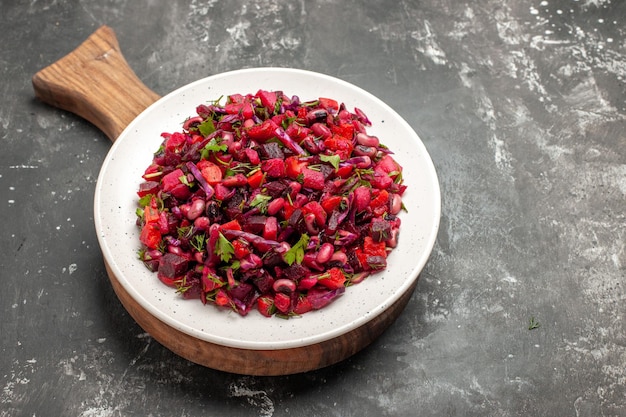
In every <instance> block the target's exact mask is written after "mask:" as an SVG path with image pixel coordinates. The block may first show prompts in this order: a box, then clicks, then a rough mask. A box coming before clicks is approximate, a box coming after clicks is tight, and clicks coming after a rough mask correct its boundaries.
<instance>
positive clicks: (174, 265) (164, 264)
mask: <svg viewBox="0 0 626 417" xmlns="http://www.w3.org/2000/svg"><path fill="white" fill-rule="evenodd" d="M188 264H189V262H188V261H187V259H185V258H183V257H182V256H179V255H176V254H174V253H166V254H165V255H163V256H162V257H161V259H159V274H160V275H163V276H164V277H167V278H176V277H179V276H181V275H183V274H184V273H185V272H187V265H188Z"/></svg>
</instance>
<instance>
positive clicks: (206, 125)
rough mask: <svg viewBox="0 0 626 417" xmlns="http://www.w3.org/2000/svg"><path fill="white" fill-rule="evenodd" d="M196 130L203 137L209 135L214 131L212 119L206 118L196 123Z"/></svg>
mask: <svg viewBox="0 0 626 417" xmlns="http://www.w3.org/2000/svg"><path fill="white" fill-rule="evenodd" d="M198 132H200V134H201V135H202V136H204V137H205V138H206V137H207V136H209V135H210V134H211V133H213V132H215V124H214V123H213V119H209V118H207V119H206V120H205V121H204V122H202V123H200V124H199V125H198Z"/></svg>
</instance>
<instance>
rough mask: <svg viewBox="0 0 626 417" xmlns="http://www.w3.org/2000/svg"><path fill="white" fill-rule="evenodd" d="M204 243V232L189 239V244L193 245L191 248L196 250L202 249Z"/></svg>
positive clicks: (200, 250)
mask: <svg viewBox="0 0 626 417" xmlns="http://www.w3.org/2000/svg"><path fill="white" fill-rule="evenodd" d="M205 243H206V236H205V234H204V233H202V234H199V235H195V236H194V237H193V238H191V241H190V242H189V244H190V245H191V246H193V248H194V249H195V250H197V251H198V252H202V251H203V250H204V246H205Z"/></svg>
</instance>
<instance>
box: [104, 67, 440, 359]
mask: <svg viewBox="0 0 626 417" xmlns="http://www.w3.org/2000/svg"><path fill="white" fill-rule="evenodd" d="M259 89H265V90H281V91H283V92H285V94H287V95H289V96H291V95H298V96H299V97H300V99H301V100H313V99H317V98H318V97H330V98H334V99H336V100H338V101H339V102H343V103H345V104H346V106H347V108H348V109H349V110H353V109H354V107H358V108H360V109H362V110H363V111H364V112H365V113H366V114H367V116H368V117H369V118H370V120H371V121H372V127H371V128H369V129H368V132H369V133H371V134H373V135H376V136H378V137H379V139H380V140H381V142H382V143H384V144H386V145H387V146H388V147H389V148H391V150H392V151H394V153H395V155H394V157H395V159H396V160H397V161H398V162H399V163H400V164H401V165H402V166H403V168H404V180H405V184H406V185H407V186H408V189H407V191H406V193H405V195H404V198H403V202H404V204H405V206H406V207H407V209H408V212H406V213H405V212H403V213H402V214H400V217H401V220H402V225H401V227H400V240H399V244H398V246H397V248H395V249H394V250H393V252H392V253H391V255H390V256H389V258H388V268H387V270H385V271H382V272H380V273H378V274H376V275H372V276H370V277H369V278H367V279H366V280H365V281H363V282H362V283H360V284H358V285H355V286H352V287H349V288H347V290H346V292H345V294H344V295H343V296H342V297H340V298H338V299H337V300H335V301H334V302H333V303H331V304H330V305H329V306H327V307H325V308H323V309H322V310H319V311H314V312H309V313H307V314H304V315H303V316H301V317H298V318H293V319H289V320H284V319H280V318H277V317H272V318H266V317H263V316H261V314H259V313H258V312H256V311H253V312H251V313H250V314H249V315H248V316H246V317H241V316H240V315H238V314H237V313H236V312H234V311H229V310H220V309H218V308H216V307H215V306H213V305H203V304H202V303H201V302H200V301H198V300H184V299H182V298H181V297H180V295H178V294H177V293H176V292H175V290H174V289H172V288H170V287H166V286H165V285H163V284H162V283H161V282H160V281H159V280H158V279H157V277H156V274H154V273H151V272H150V271H148V270H147V269H146V268H145V267H144V265H143V264H142V263H141V262H140V261H139V259H138V258H137V250H138V248H139V231H138V229H137V227H136V226H135V220H136V217H135V209H136V204H137V197H136V191H137V189H138V186H139V183H140V182H141V175H142V174H143V172H144V170H145V168H146V167H147V166H148V165H149V164H150V162H151V160H152V156H153V153H154V152H155V151H156V150H157V148H158V147H159V145H160V144H161V142H162V138H161V136H160V135H161V133H162V132H175V131H179V130H180V129H181V125H182V122H183V121H184V120H185V119H186V118H187V117H189V116H193V115H195V108H196V106H197V105H198V104H201V103H207V102H209V101H213V100H215V99H217V98H219V97H221V96H226V95H229V94H234V93H242V94H246V93H255V92H256V91H257V90H259ZM440 210H441V202H440V190H439V183H438V181H437V174H436V172H435V169H434V166H433V163H432V161H431V159H430V156H429V155H428V153H427V151H426V149H425V147H424V144H423V143H422V142H421V140H420V139H419V137H418V136H417V134H416V133H415V131H414V130H413V129H412V128H411V127H410V126H409V124H408V123H407V122H406V121H404V120H403V119H402V118H401V117H400V116H399V115H398V114H397V113H396V112H395V111H393V110H392V109H391V108H390V107H389V106H388V105H386V104H385V103H383V102H382V101H381V100H379V99H377V98H376V97H374V96H373V95H371V94H369V93H367V92H366V91H364V90H362V89H360V88H358V87H356V86H354V85H352V84H349V83H347V82H345V81H341V80H339V79H336V78H333V77H330V76H327V75H322V74H318V73H313V72H309V71H302V70H294V69H285V68H255V69H246V70H239V71H233V72H227V73H223V74H219V75H215V76H211V77H208V78H205V79H202V80H199V81H196V82H194V83H192V84H189V85H187V86H185V87H182V88H180V89H178V90H176V91H174V92H172V93H170V94H168V95H167V96H165V97H163V98H162V99H160V100H159V101H157V102H156V103H154V104H153V105H152V106H150V107H149V108H147V109H146V110H145V111H144V112H142V113H141V114H140V115H139V116H138V117H137V118H136V119H135V120H134V121H133V122H132V123H131V124H130V125H129V126H128V127H127V128H126V129H125V130H124V132H123V133H122V134H121V135H120V136H119V138H118V139H117V140H116V141H115V143H114V144H113V147H112V148H111V150H110V152H109V154H108V155H107V157H106V159H105V161H104V164H103V166H102V170H101V171H100V175H99V178H98V183H97V185H96V193H95V223H96V232H97V234H98V239H99V243H100V247H101V249H102V252H103V255H104V257H105V259H106V261H107V263H108V264H109V266H110V267H111V269H112V271H113V273H114V274H115V276H116V277H117V279H118V281H119V282H120V284H121V285H123V286H124V288H125V289H126V291H127V292H128V293H129V294H130V295H131V296H132V297H133V299H134V300H135V301H137V302H138V303H139V304H140V305H141V306H143V307H144V308H145V309H146V310H147V311H148V312H149V313H150V314H152V315H153V316H155V317H156V318H158V319H159V320H161V321H163V322H164V323H166V324H168V325H169V326H171V327H173V328H176V329H178V330H180V331H182V332H184V333H187V334H189V335H191V336H193V337H196V338H198V339H201V340H205V341H207V342H211V343H215V344H218V345H223V346H229V347H235V348H241V349H249V350H259V349H263V350H275V349H288V348H294V347H302V346H309V345H312V344H315V343H319V342H323V341H326V340H330V339H333V338H335V337H338V336H341V335H343V334H345V333H347V332H349V331H351V330H353V329H355V328H358V327H360V326H362V325H364V324H365V323H367V322H368V321H369V320H371V319H373V318H374V317H376V316H377V315H379V314H381V313H382V312H384V311H385V309H387V308H388V307H389V306H391V305H392V304H393V303H394V302H395V301H396V300H397V299H398V298H400V296H401V295H402V294H404V293H405V292H406V291H407V290H408V289H409V288H410V286H411V284H412V283H414V282H415V280H416V279H417V278H418V275H419V273H420V271H421V270H422V268H423V267H424V265H425V263H426V261H427V260H428V257H429V256H430V253H431V251H432V248H433V245H434V242H435V238H436V235H437V230H438V227H439V218H440Z"/></svg>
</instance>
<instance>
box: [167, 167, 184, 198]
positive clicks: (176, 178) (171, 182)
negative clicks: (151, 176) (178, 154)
mask: <svg viewBox="0 0 626 417" xmlns="http://www.w3.org/2000/svg"><path fill="white" fill-rule="evenodd" d="M184 175H185V173H184V172H183V171H182V169H180V168H177V169H175V170H174V171H172V172H170V173H168V174H166V175H164V176H163V179H162V180H161V187H162V189H163V191H164V192H166V193H168V192H170V191H171V190H172V189H173V188H174V187H176V186H178V185H179V184H182V183H181V182H180V178H181V177H183V176H184Z"/></svg>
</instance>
